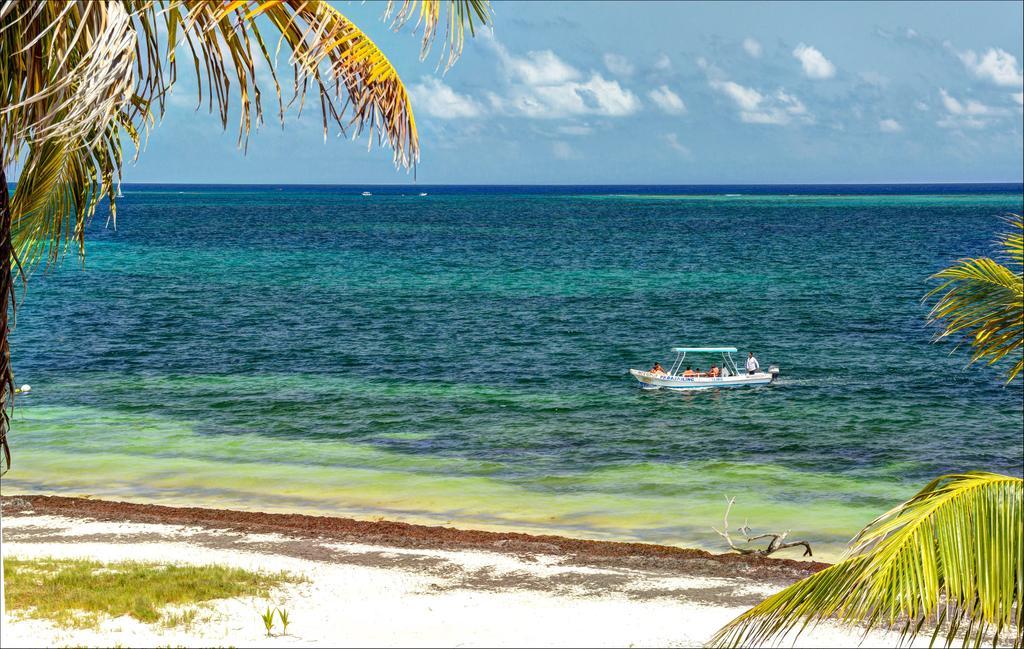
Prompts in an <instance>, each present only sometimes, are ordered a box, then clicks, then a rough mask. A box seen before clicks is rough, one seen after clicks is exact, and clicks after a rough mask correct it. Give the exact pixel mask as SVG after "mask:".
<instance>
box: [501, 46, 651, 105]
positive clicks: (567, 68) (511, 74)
mask: <svg viewBox="0 0 1024 649" xmlns="http://www.w3.org/2000/svg"><path fill="white" fill-rule="evenodd" d="M485 33H486V32H485ZM484 40H485V42H487V43H489V44H490V45H491V47H492V48H493V49H494V51H495V52H496V53H497V55H498V59H499V60H500V61H501V63H502V66H503V68H504V69H505V72H506V81H507V82H508V86H509V87H508V90H507V93H506V94H505V95H504V96H502V95H498V94H496V93H493V92H492V93H488V101H489V102H490V104H491V106H492V107H494V109H495V110H497V111H499V112H503V113H506V114H510V115H519V116H523V117H530V118H537V119H554V118H562V117H572V116H576V115H604V116H607V117H621V116H624V115H631V114H632V113H635V112H636V111H638V110H639V109H640V106H641V104H640V100H639V99H638V98H637V96H636V95H634V94H633V93H632V92H631V91H629V90H627V89H625V88H623V87H622V86H621V85H620V84H619V82H618V81H615V80H609V79H605V78H604V77H603V76H602V75H601V74H599V73H597V72H592V73H591V75H590V78H589V79H587V80H586V81H580V79H581V78H582V74H581V73H580V72H579V70H577V69H576V68H574V67H572V66H571V65H569V64H567V63H565V62H564V61H562V60H561V59H560V58H558V55H556V54H555V53H554V52H552V51H551V50H544V51H542V52H529V53H527V54H526V55H525V56H517V55H515V54H512V53H510V52H509V51H508V49H506V48H505V46H504V45H502V44H501V43H500V42H498V41H497V40H496V39H495V38H494V37H493V36H486V37H485V39H484Z"/></svg>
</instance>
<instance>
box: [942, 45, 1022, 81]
mask: <svg viewBox="0 0 1024 649" xmlns="http://www.w3.org/2000/svg"><path fill="white" fill-rule="evenodd" d="M957 56H959V57H960V60H961V61H963V64H964V65H965V66H967V69H968V70H970V71H971V72H973V73H974V76H976V77H978V78H979V79H986V80H988V81H991V82H992V83H994V84H997V85H1000V86H1019V85H1021V84H1024V75H1022V74H1021V71H1020V69H1019V68H1018V67H1017V57H1015V56H1014V55H1013V54H1010V53H1009V52H1007V51H1005V50H1001V49H999V48H991V47H990V48H989V49H988V50H987V51H986V52H985V54H984V55H983V56H978V54H977V53H975V51H974V50H967V51H966V52H958V53H957Z"/></svg>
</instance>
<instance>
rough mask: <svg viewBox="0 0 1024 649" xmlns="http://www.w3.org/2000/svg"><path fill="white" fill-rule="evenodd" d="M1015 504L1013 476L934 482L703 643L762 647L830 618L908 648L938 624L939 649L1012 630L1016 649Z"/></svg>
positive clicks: (1019, 584)
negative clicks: (820, 566)
mask: <svg viewBox="0 0 1024 649" xmlns="http://www.w3.org/2000/svg"><path fill="white" fill-rule="evenodd" d="M1022 504H1024V481H1022V480H1021V479H1020V478H1013V477H1009V476H1001V475H996V474H990V473H969V474H962V475H951V476H943V477H942V478H939V479H937V480H935V481H933V482H932V483H930V484H929V485H928V486H926V487H925V488H924V489H923V490H921V492H919V493H918V494H917V495H916V496H915V497H914V498H912V499H911V500H909V501H908V502H906V503H904V504H902V505H900V506H898V507H896V508H894V509H892V510H890V511H889V512H886V513H885V514H883V515H882V516H880V517H879V518H877V519H876V520H875V521H872V523H870V524H869V525H868V526H867V527H866V528H865V529H864V530H863V531H862V532H861V533H860V534H858V536H857V537H856V538H855V539H854V542H853V544H852V548H851V550H850V552H849V554H848V555H847V556H846V557H845V558H844V559H843V560H842V561H840V562H839V563H836V564H835V565H833V566H831V567H829V568H826V569H825V570H823V571H821V572H819V573H817V574H815V575H812V576H811V577H808V578H807V579H805V580H802V581H800V582H797V583H796V584H794V585H792V586H790V587H789V588H786V589H785V590H783V591H781V592H779V593H777V594H775V595H773V596H772V597H770V598H768V599H767V600H765V601H764V602H762V603H761V604H759V605H757V606H755V607H754V608H752V609H750V610H749V611H747V612H746V613H744V614H743V615H741V616H739V617H738V618H736V619H735V620H733V621H732V622H730V623H729V624H728V625H727V626H726V627H724V628H723V629H722V630H721V631H719V633H718V634H716V636H715V638H714V639H713V640H712V642H711V646H757V645H762V644H765V643H767V642H770V641H773V640H779V639H781V638H782V637H784V636H786V635H787V634H788V633H790V632H793V631H796V632H797V633H799V632H800V631H802V630H803V629H804V628H806V627H807V626H808V625H815V624H818V623H819V622H821V621H824V620H827V619H830V618H834V619H837V620H838V621H840V622H843V623H846V624H862V625H864V627H865V629H866V630H870V629H872V628H876V627H882V628H886V629H898V630H899V631H900V633H901V635H902V637H903V638H904V639H905V640H908V641H912V640H913V639H914V638H915V637H916V636H917V635H918V634H919V633H920V632H921V631H922V629H923V628H924V627H925V625H926V624H928V623H931V624H945V625H948V628H947V633H946V635H945V641H944V642H945V644H946V646H950V645H951V644H953V643H954V641H955V639H956V637H957V636H959V635H962V636H963V642H964V644H965V646H966V645H967V644H968V643H975V642H980V641H981V639H982V638H983V637H986V636H987V635H990V634H996V635H997V636H998V635H999V634H1001V633H1003V632H1004V631H1007V630H1008V629H1011V628H1014V627H1015V629H1016V631H1015V634H1016V635H1015V642H1014V646H1020V645H1021V644H1022V638H1021V622H1022V619H1021V608H1020V605H1021V597H1022V593H1024V563H1022V552H1024V530H1022V518H1021V506H1022ZM938 633H939V629H938V628H937V629H936V635H935V637H936V638H937V636H938ZM996 640H997V641H998V637H997V638H996Z"/></svg>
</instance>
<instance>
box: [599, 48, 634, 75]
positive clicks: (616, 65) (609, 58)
mask: <svg viewBox="0 0 1024 649" xmlns="http://www.w3.org/2000/svg"><path fill="white" fill-rule="evenodd" d="M604 65H605V67H606V68H608V71H609V72H611V73H612V74H617V75H619V76H620V77H628V76H630V75H631V74H633V64H632V63H630V62H629V59H627V58H626V57H624V56H622V55H620V54H612V53H610V52H609V53H607V54H605V55H604Z"/></svg>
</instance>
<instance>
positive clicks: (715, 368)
mask: <svg viewBox="0 0 1024 649" xmlns="http://www.w3.org/2000/svg"><path fill="white" fill-rule="evenodd" d="M721 375H722V372H721V370H719V369H718V365H715V364H714V363H712V364H711V369H710V370H708V376H710V377H711V378H713V379H717V378H718V377H719V376H721Z"/></svg>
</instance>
